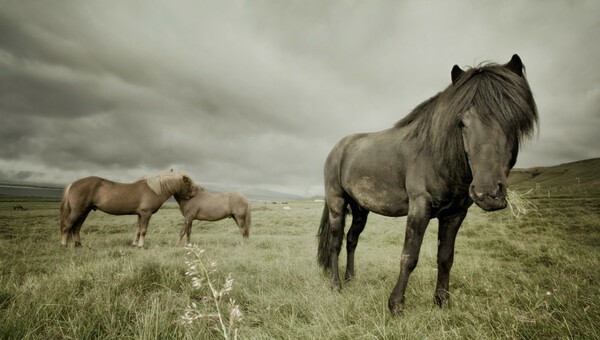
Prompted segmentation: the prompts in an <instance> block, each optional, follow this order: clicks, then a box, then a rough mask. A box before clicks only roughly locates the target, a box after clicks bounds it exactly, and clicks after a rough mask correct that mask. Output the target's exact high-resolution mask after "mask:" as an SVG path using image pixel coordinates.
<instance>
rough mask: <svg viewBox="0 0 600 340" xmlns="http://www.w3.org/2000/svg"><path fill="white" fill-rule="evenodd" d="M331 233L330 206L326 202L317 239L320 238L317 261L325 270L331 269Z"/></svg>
mask: <svg viewBox="0 0 600 340" xmlns="http://www.w3.org/2000/svg"><path fill="white" fill-rule="evenodd" d="M330 233H331V226H330V224H329V206H327V202H325V206H324V207H323V215H322V216H321V224H320V225H319V231H318V232H317V237H318V238H319V249H318V251H317V261H318V263H319V265H320V266H321V267H323V269H325V270H327V269H330V268H331V249H330V248H331V244H330V237H329V234H330Z"/></svg>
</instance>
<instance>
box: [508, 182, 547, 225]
mask: <svg viewBox="0 0 600 340" xmlns="http://www.w3.org/2000/svg"><path fill="white" fill-rule="evenodd" d="M531 190H533V189H531ZM531 190H529V191H528V192H526V193H524V194H519V193H517V192H515V191H512V190H510V189H508V190H507V195H506V201H507V202H508V207H509V208H510V213H511V214H512V215H513V217H514V218H520V217H521V216H524V215H527V214H528V213H529V212H534V213H536V214H537V215H538V216H542V215H541V214H540V213H539V211H538V210H537V207H536V206H535V205H534V204H533V203H531V201H530V200H529V199H527V198H526V197H525V196H526V195H527V194H529V193H530V192H531Z"/></svg>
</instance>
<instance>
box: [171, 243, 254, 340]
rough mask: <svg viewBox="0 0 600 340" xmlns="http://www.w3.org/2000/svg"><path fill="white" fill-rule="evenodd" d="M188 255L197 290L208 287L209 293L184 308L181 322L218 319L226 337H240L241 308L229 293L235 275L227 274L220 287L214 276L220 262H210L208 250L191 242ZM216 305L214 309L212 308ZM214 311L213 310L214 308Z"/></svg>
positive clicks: (190, 274) (189, 272)
mask: <svg viewBox="0 0 600 340" xmlns="http://www.w3.org/2000/svg"><path fill="white" fill-rule="evenodd" d="M186 249H187V250H188V253H187V255H188V257H192V259H191V260H189V261H186V266H187V269H188V270H187V271H186V272H185V274H186V275H187V276H188V277H190V279H191V281H192V288H193V289H194V290H202V289H205V287H208V288H209V289H208V293H210V294H206V295H204V296H202V298H201V299H200V300H199V302H200V304H197V303H195V302H191V303H190V304H189V305H188V306H187V308H186V309H185V312H184V315H183V316H182V317H181V322H182V323H183V324H186V325H190V324H192V323H194V322H195V321H197V320H200V319H204V320H208V321H213V320H218V327H216V329H217V330H219V331H220V332H221V333H222V335H223V338H224V339H226V340H229V339H230V338H231V336H233V339H237V334H238V329H237V327H235V326H236V324H237V323H238V322H239V321H241V319H242V316H243V314H242V311H241V310H240V306H239V305H238V304H237V303H236V302H235V300H234V299H233V298H231V297H230V296H229V293H230V292H231V291H232V289H233V278H232V277H231V273H229V275H228V276H227V279H226V280H225V283H224V284H223V286H222V287H221V288H220V289H219V288H218V286H217V285H216V283H215V282H214V281H213V279H212V278H211V276H212V275H213V274H215V273H216V271H217V263H216V262H214V261H211V260H210V259H209V258H208V257H207V256H206V255H205V250H204V249H200V248H199V247H198V246H197V245H189V246H187V247H186ZM211 306H212V307H214V310H212V309H213V308H211ZM225 308H226V309H227V310H229V316H228V320H226V319H225V315H224V309H225ZM211 310H212V311H211Z"/></svg>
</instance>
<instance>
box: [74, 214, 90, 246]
mask: <svg viewBox="0 0 600 340" xmlns="http://www.w3.org/2000/svg"><path fill="white" fill-rule="evenodd" d="M90 211H91V210H87V211H85V212H84V213H83V214H82V215H81V216H80V217H79V218H78V219H77V222H75V224H74V225H73V240H74V241H75V247H81V236H80V235H79V231H80V230H81V226H82V225H83V222H85V219H86V218H87V216H88V214H89V213H90Z"/></svg>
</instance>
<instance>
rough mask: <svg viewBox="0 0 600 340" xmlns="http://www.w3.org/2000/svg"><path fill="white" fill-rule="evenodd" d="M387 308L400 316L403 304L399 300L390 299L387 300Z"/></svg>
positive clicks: (402, 311)
mask: <svg viewBox="0 0 600 340" xmlns="http://www.w3.org/2000/svg"><path fill="white" fill-rule="evenodd" d="M388 308H389V310H390V312H391V313H392V315H394V316H400V315H402V314H403V313H404V304H403V303H401V302H396V301H392V299H389V300H388Z"/></svg>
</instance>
